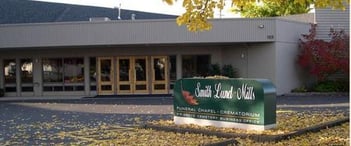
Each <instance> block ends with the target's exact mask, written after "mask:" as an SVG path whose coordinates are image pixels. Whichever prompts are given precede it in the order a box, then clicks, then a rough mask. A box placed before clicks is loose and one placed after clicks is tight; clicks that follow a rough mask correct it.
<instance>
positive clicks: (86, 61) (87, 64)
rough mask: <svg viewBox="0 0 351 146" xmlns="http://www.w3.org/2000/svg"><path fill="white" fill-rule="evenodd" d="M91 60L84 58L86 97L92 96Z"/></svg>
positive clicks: (87, 57)
mask: <svg viewBox="0 0 351 146" xmlns="http://www.w3.org/2000/svg"><path fill="white" fill-rule="evenodd" d="M89 73H90V60H89V56H84V95H86V96H88V95H90V74H89Z"/></svg>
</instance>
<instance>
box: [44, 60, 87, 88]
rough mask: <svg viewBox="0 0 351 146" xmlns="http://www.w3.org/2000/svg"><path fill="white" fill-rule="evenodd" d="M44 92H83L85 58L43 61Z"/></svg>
mask: <svg viewBox="0 0 351 146" xmlns="http://www.w3.org/2000/svg"><path fill="white" fill-rule="evenodd" d="M43 81H44V87H43V89H44V91H83V90H84V59H83V58H45V59H43Z"/></svg>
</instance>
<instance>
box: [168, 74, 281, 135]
mask: <svg viewBox="0 0 351 146" xmlns="http://www.w3.org/2000/svg"><path fill="white" fill-rule="evenodd" d="M174 122H175V123H176V124H198V125H203V126H217V127H230V128H241V129H253V130H266V129H270V128H273V127H275V125H276V90H275V87H274V85H273V84H272V82H270V81H269V80H267V79H205V78H185V79H180V80H177V81H176V83H175V87H174Z"/></svg>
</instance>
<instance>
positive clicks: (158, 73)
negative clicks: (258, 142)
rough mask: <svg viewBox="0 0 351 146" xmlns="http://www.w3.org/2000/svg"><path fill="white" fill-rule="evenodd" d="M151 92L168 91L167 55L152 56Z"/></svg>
mask: <svg viewBox="0 0 351 146" xmlns="http://www.w3.org/2000/svg"><path fill="white" fill-rule="evenodd" d="M151 64H152V65H151V69H152V93H153V94H166V93H168V57H167V56H152V57H151Z"/></svg>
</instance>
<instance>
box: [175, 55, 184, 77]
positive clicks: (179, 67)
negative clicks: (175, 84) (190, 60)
mask: <svg viewBox="0 0 351 146" xmlns="http://www.w3.org/2000/svg"><path fill="white" fill-rule="evenodd" d="M176 62H177V63H176V64H177V68H176V70H177V80H179V79H181V78H182V72H183V69H182V55H181V54H177V59H176Z"/></svg>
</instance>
